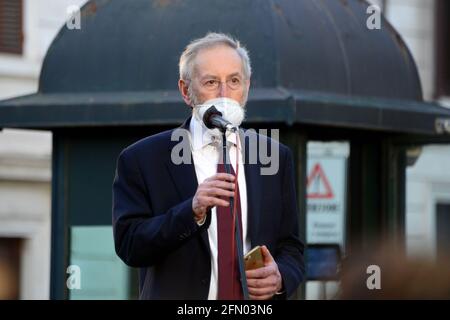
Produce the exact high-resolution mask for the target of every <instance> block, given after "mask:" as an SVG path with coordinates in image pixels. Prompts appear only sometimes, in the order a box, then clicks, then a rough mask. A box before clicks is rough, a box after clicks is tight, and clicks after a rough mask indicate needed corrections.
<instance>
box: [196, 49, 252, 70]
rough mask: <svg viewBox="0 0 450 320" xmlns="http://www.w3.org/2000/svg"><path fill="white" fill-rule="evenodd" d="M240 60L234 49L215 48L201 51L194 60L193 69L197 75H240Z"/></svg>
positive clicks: (241, 66)
mask: <svg viewBox="0 0 450 320" xmlns="http://www.w3.org/2000/svg"><path fill="white" fill-rule="evenodd" d="M242 68H243V65H242V59H241V57H240V56H239V54H238V53H237V52H236V50H235V49H233V48H230V47H226V46H217V47H212V48H207V49H202V50H200V51H199V52H198V54H197V56H196V58H195V69H196V72H197V74H198V75H200V76H202V77H204V76H205V75H210V76H219V75H223V74H224V73H225V74H226V76H232V75H235V74H238V75H242Z"/></svg>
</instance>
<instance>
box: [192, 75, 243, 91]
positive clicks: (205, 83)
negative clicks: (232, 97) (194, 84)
mask: <svg viewBox="0 0 450 320" xmlns="http://www.w3.org/2000/svg"><path fill="white" fill-rule="evenodd" d="M226 84H227V87H228V88H229V89H230V90H239V89H242V84H243V80H242V79H241V78H240V77H238V76H234V77H232V78H230V79H228V80H227V81H226ZM221 85H223V84H222V81H219V80H217V79H214V78H206V79H203V80H201V81H200V86H201V87H202V88H204V89H205V90H208V91H217V90H218V89H219V88H220V86H221Z"/></svg>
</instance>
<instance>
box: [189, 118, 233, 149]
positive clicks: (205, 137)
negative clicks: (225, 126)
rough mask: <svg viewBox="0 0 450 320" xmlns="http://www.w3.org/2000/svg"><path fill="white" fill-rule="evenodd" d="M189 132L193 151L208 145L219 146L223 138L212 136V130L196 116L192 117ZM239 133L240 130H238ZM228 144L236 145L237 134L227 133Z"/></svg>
mask: <svg viewBox="0 0 450 320" xmlns="http://www.w3.org/2000/svg"><path fill="white" fill-rule="evenodd" d="M189 131H190V133H191V142H192V149H193V150H194V151H196V150H199V149H202V148H204V147H206V146H207V145H210V144H212V145H215V146H219V145H220V144H219V143H220V142H221V140H222V139H221V138H219V137H217V136H215V135H213V134H211V130H209V129H208V128H206V126H205V124H204V123H203V122H202V121H199V120H198V119H197V118H196V117H195V116H194V115H192V117H191V123H190V124H189ZM238 132H239V128H238ZM226 137H227V142H228V143H229V144H230V143H231V144H233V145H236V133H235V132H227V133H226Z"/></svg>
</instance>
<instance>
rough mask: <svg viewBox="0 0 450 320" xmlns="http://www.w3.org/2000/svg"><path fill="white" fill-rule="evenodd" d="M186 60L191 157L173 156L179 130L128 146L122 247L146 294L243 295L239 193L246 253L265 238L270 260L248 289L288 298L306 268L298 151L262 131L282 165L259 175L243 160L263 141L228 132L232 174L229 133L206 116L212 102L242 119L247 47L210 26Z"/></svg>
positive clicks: (183, 73)
mask: <svg viewBox="0 0 450 320" xmlns="http://www.w3.org/2000/svg"><path fill="white" fill-rule="evenodd" d="M179 67H180V80H179V83H178V85H179V90H180V93H181V95H182V97H183V99H184V101H185V102H186V104H187V105H188V106H189V107H190V108H192V117H190V118H189V119H187V120H186V122H185V123H184V124H183V125H182V126H181V128H182V129H185V130H186V131H187V132H188V138H189V144H188V145H189V152H190V155H189V156H188V159H191V160H192V161H188V162H183V163H175V162H176V161H174V158H173V154H174V153H173V150H174V148H175V147H176V145H177V141H173V140H174V139H173V134H174V130H170V131H166V132H162V133H160V134H157V135H154V136H150V137H147V138H145V139H143V140H141V141H138V142H136V143H135V144H133V145H131V146H129V147H127V148H126V149H125V150H123V151H122V153H121V154H120V156H119V159H118V163H117V172H116V177H115V180H114V184H113V227H114V240H115V248H116V252H117V254H118V255H119V257H120V258H121V259H122V260H123V261H124V262H125V263H126V264H127V265H129V266H133V267H139V268H141V269H140V287H139V288H140V290H139V291H140V298H141V299H242V298H243V297H244V295H243V290H244V291H245V290H247V287H246V286H245V285H243V283H242V282H245V281H242V279H243V278H244V279H245V277H242V276H241V275H240V274H239V268H238V257H237V254H236V250H234V248H235V247H233V246H232V244H233V243H235V242H234V241H233V240H234V239H235V238H234V232H233V227H232V226H233V225H234V224H233V221H235V220H233V218H232V215H231V214H230V210H229V206H230V201H229V199H230V197H233V199H234V202H235V203H236V205H235V206H234V210H233V212H234V213H235V214H236V212H237V214H236V215H235V216H234V219H239V222H240V228H241V232H242V243H239V244H238V245H240V246H241V248H242V249H243V252H244V253H246V252H248V251H249V250H250V249H251V248H253V247H255V246H257V245H261V247H262V256H263V266H261V267H259V268H256V269H253V270H247V271H245V275H246V283H247V286H248V296H249V298H250V299H259V300H263V299H271V298H288V297H289V296H290V295H291V294H292V293H293V292H294V291H295V290H296V288H297V287H298V285H299V283H300V282H301V281H302V279H303V274H304V262H303V244H302V243H301V242H300V241H299V239H298V233H297V225H298V224H297V205H296V193H295V185H294V170H293V160H292V155H291V152H290V150H289V149H288V148H287V147H286V146H284V145H282V144H279V143H278V142H276V141H274V140H272V139H269V138H266V137H263V136H259V135H256V133H254V135H256V136H257V138H258V139H256V141H261V140H262V141H264V143H267V144H268V145H271V146H272V147H273V146H276V148H278V152H277V153H276V154H277V155H279V159H276V161H278V167H277V168H278V170H277V172H276V173H274V174H266V175H265V174H261V167H262V164H261V162H259V161H256V163H247V161H244V159H249V157H248V153H249V152H250V150H256V149H255V148H251V147H249V146H248V144H249V141H255V140H252V139H248V140H249V141H247V143H246V141H242V144H240V143H238V140H237V139H241V138H240V137H239V135H237V134H236V133H233V132H228V133H227V136H226V140H227V144H228V152H229V156H230V158H231V159H236V158H237V159H239V160H238V161H237V162H235V161H232V172H231V173H225V171H224V166H223V164H222V161H221V158H222V157H221V156H222V153H221V145H222V143H221V137H222V136H221V134H220V132H219V131H218V130H217V129H208V128H207V127H206V126H205V124H204V123H203V121H202V114H203V113H204V111H205V110H206V109H208V108H209V107H210V106H212V105H214V106H215V107H216V108H217V109H218V110H219V111H220V112H221V113H222V115H223V118H225V119H226V120H228V121H229V122H230V123H232V124H233V125H234V126H236V127H238V126H239V125H240V124H241V122H242V120H243V118H244V110H245V109H244V108H245V104H246V100H247V96H248V92H249V87H250V76H251V67H250V59H249V56H248V53H247V51H246V49H245V48H244V47H242V46H241V45H240V43H239V42H238V41H236V40H234V39H232V38H231V37H229V36H227V35H224V34H218V33H209V34H207V35H206V36H205V37H203V38H200V39H197V40H194V41H192V42H191V43H190V44H189V45H188V46H187V47H186V49H185V50H184V52H183V53H182V55H181V57H180V62H179ZM239 141H240V140H239ZM236 166H238V168H236ZM235 172H238V174H237V179H236V175H235ZM236 187H238V188H236ZM234 231H236V229H234Z"/></svg>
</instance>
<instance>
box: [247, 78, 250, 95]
mask: <svg viewBox="0 0 450 320" xmlns="http://www.w3.org/2000/svg"><path fill="white" fill-rule="evenodd" d="M249 90H250V78H248V79H247V92H248V91H249Z"/></svg>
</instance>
